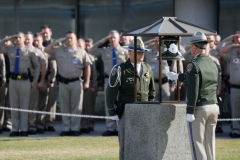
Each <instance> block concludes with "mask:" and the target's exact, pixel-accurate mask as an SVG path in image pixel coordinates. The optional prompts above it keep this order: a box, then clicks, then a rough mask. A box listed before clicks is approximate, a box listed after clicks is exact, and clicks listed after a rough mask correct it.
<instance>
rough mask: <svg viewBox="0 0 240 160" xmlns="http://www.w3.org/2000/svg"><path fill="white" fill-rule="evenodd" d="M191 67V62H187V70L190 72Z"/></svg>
mask: <svg viewBox="0 0 240 160" xmlns="http://www.w3.org/2000/svg"><path fill="white" fill-rule="evenodd" d="M192 68H193V64H192V63H189V64H188V65H187V72H188V73H190V72H191V70H192Z"/></svg>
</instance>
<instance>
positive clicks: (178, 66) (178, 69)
mask: <svg viewBox="0 0 240 160" xmlns="http://www.w3.org/2000/svg"><path fill="white" fill-rule="evenodd" d="M178 51H179V52H180V43H179V36H178ZM177 73H178V74H179V73H180V60H177ZM177 96H178V101H180V81H179V80H177Z"/></svg>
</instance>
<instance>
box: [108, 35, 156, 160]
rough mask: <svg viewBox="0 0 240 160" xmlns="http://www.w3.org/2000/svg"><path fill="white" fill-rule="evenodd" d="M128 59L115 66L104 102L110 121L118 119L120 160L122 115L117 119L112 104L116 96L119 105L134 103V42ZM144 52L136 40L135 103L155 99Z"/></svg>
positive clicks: (139, 41) (122, 139)
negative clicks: (105, 102) (144, 60)
mask: <svg viewBox="0 0 240 160" xmlns="http://www.w3.org/2000/svg"><path fill="white" fill-rule="evenodd" d="M128 50H129V52H128V54H129V59H128V60H127V61H126V62H123V63H121V64H120V65H115V66H114V67H113V68H112V71H111V73H110V76H109V83H108V86H107V90H106V100H107V107H108V112H109V115H110V116H111V118H112V120H118V119H119V118H121V119H120V121H119V145H120V153H119V155H120V159H121V160H123V157H124V123H123V121H124V120H123V119H124V113H123V115H122V117H118V115H117V114H119V113H117V112H116V110H115V109H114V103H115V100H116V99H117V96H118V101H119V102H120V103H123V104H125V103H133V102H134V41H132V42H131V43H130V45H129V46H128ZM144 51H146V49H145V47H144V44H143V42H142V40H141V39H137V64H136V65H137V73H136V75H137V91H138V93H137V101H153V100H154V98H155V85H154V76H153V72H152V68H151V66H150V65H149V64H147V63H145V62H143V59H144Z"/></svg>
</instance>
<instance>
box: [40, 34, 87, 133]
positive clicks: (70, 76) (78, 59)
mask: <svg viewBox="0 0 240 160" xmlns="http://www.w3.org/2000/svg"><path fill="white" fill-rule="evenodd" d="M63 40H66V42H65V46H59V47H57V48H53V47H54V46H55V45H56V44H57V43H58V42H61V41H63ZM44 51H45V52H46V53H49V54H50V55H51V56H52V58H53V59H55V60H56V62H57V65H58V72H59V102H60V109H61V112H62V113H70V114H80V113H81V111H82V98H83V89H84V90H85V89H88V88H89V81H90V73H91V71H90V64H91V61H90V59H89V57H88V55H87V53H86V51H85V50H83V49H81V48H79V47H77V37H76V35H75V33H73V32H68V33H67V35H66V38H60V39H58V40H56V41H55V42H53V43H51V44H49V45H48V46H47V47H46V48H45V49H44ZM83 69H84V72H85V81H84V84H83V85H82V83H81V82H80V77H81V76H82V73H83ZM62 124H63V128H62V132H61V133H60V136H68V135H71V136H79V134H80V133H79V129H80V118H79V117H69V116H62Z"/></svg>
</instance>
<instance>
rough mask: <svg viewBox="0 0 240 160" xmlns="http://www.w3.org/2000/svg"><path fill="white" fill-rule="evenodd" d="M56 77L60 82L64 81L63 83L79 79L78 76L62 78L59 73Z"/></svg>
mask: <svg viewBox="0 0 240 160" xmlns="http://www.w3.org/2000/svg"><path fill="white" fill-rule="evenodd" d="M58 78H59V79H58V80H59V82H62V83H65V84H68V83H71V82H75V81H79V78H64V77H62V76H61V75H59V77H58Z"/></svg>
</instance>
